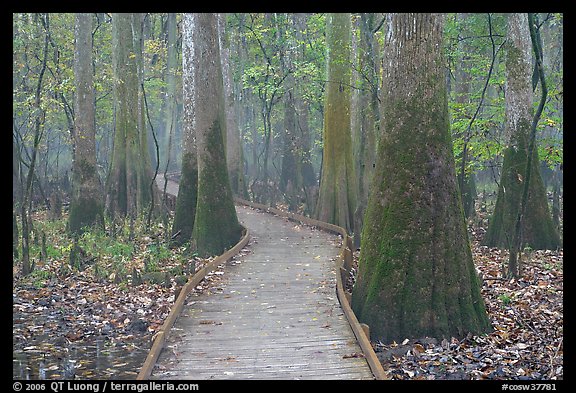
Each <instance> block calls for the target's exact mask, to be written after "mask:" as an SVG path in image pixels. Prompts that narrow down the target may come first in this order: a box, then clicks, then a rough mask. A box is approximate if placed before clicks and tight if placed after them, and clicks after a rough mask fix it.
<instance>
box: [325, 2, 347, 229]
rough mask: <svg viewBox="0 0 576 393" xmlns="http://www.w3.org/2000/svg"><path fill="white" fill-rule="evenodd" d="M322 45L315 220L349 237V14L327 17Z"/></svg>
mask: <svg viewBox="0 0 576 393" xmlns="http://www.w3.org/2000/svg"><path fill="white" fill-rule="evenodd" d="M326 41H327V50H328V53H327V58H328V72H327V77H328V81H327V83H326V100H325V110H324V132H323V140H324V150H323V157H322V176H321V179H320V192H319V196H318V204H317V206H316V217H317V218H318V219H319V220H322V221H326V222H330V223H332V224H336V225H339V226H341V227H343V228H345V229H346V230H347V231H348V232H349V233H351V232H353V231H354V209H355V208H356V185H355V179H356V174H355V173H354V161H353V159H352V137H351V134H350V79H351V76H350V14H348V13H337V14H336V13H335V14H330V15H329V16H328V20H327V36H326Z"/></svg>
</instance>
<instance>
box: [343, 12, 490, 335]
mask: <svg viewBox="0 0 576 393" xmlns="http://www.w3.org/2000/svg"><path fill="white" fill-rule="evenodd" d="M443 25H444V17H443V15H438V14H424V13H418V14H393V15H391V16H390V21H389V27H390V31H389V32H388V33H387V35H388V40H387V43H386V44H385V47H384V55H383V56H384V59H386V61H385V62H384V73H383V86H382V108H383V109H382V111H383V113H382V125H381V129H382V135H381V140H380V144H379V147H378V158H377V161H376V168H375V173H374V180H373V185H372V189H371V193H370V197H369V201H368V206H367V210H366V217H365V221H364V227H363V230H362V248H361V252H360V260H359V267H358V269H359V270H358V276H357V281H356V284H355V287H354V289H353V293H352V307H353V309H354V311H355V313H356V315H357V316H358V319H359V320H360V322H364V323H366V324H368V325H369V326H370V334H371V338H372V339H373V340H381V341H383V342H391V341H392V340H403V339H405V338H419V337H425V336H429V337H451V336H455V337H463V336H465V335H466V334H467V333H469V332H472V333H474V334H480V333H484V332H487V331H488V330H489V329H490V322H489V319H488V315H487V313H486V309H485V306H484V301H483V299H482V297H481V294H480V281H479V279H478V276H477V274H476V271H475V268H474V263H473V260H472V252H471V249H470V243H469V240H468V234H467V228H466V222H465V219H464V213H463V210H462V203H461V200H460V196H459V193H458V185H457V183H456V171H455V163H454V153H453V151H452V142H451V139H450V128H449V118H448V99H447V89H446V78H445V72H444V60H443V52H442V48H443V46H442V32H443Z"/></svg>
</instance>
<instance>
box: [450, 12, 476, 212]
mask: <svg viewBox="0 0 576 393" xmlns="http://www.w3.org/2000/svg"><path fill="white" fill-rule="evenodd" d="M456 18H457V19H458V22H459V23H460V24H462V23H464V21H465V20H466V18H468V14H462V13H459V14H457V16H456ZM458 50H459V51H460V52H461V53H462V54H463V56H462V58H461V59H460V61H459V62H458V63H457V64H456V67H457V68H456V89H455V90H456V103H458V104H461V106H460V108H461V111H460V113H461V114H462V116H463V117H464V118H466V119H468V118H469V117H471V114H469V113H467V110H466V108H467V105H469V104H470V83H471V80H472V76H471V75H470V72H469V69H470V58H469V55H470V51H471V49H470V47H469V45H466V43H465V42H464V40H462V41H460V42H459V43H458ZM459 137H460V138H463V139H464V151H463V152H462V154H461V155H460V157H458V158H459V159H460V165H459V166H458V167H457V168H456V172H457V178H458V186H459V189H460V197H461V198H462V205H463V207H464V215H465V216H466V218H470V217H473V216H474V214H475V203H476V197H477V193H476V181H475V178H474V174H473V173H469V172H467V171H466V166H467V164H468V160H469V158H468V143H469V140H470V129H467V131H466V132H465V133H464V134H463V135H459Z"/></svg>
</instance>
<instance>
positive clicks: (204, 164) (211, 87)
mask: <svg viewBox="0 0 576 393" xmlns="http://www.w3.org/2000/svg"><path fill="white" fill-rule="evenodd" d="M217 24H218V22H217V16H216V14H210V13H203V14H192V15H185V17H184V28H185V29H186V30H191V31H192V34H191V35H188V34H187V35H186V39H189V38H192V42H187V43H186V44H187V45H190V46H191V47H192V50H193V52H192V55H193V57H192V64H187V66H188V67H190V66H191V67H192V70H191V72H192V81H191V82H192V85H191V86H185V89H188V88H190V89H192V97H193V98H192V103H193V105H194V109H193V110H194V115H193V123H192V124H193V126H192V128H193V130H192V131H193V132H194V133H195V134H196V144H197V152H198V194H197V198H198V199H197V204H196V215H195V218H194V229H193V232H192V243H193V245H194V246H195V247H194V248H195V249H196V250H197V252H198V254H199V255H201V256H209V255H217V254H221V253H222V252H223V251H225V250H226V249H227V248H229V247H231V246H232V245H234V243H236V242H237V241H238V240H239V239H240V236H241V231H242V227H241V226H240V224H239V222H238V217H237V216H236V209H235V207H234V202H233V199H232V189H231V186H230V180H229V177H228V169H227V165H226V150H225V149H226V147H225V143H224V135H226V114H225V105H224V103H225V101H224V85H223V80H222V66H221V63H220V49H219V42H218V25H217ZM186 72H188V70H187V71H186Z"/></svg>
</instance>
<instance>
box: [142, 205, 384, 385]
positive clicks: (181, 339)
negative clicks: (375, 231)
mask: <svg viewBox="0 0 576 393" xmlns="http://www.w3.org/2000/svg"><path fill="white" fill-rule="evenodd" d="M236 210H237V212H238V218H239V220H240V221H241V223H242V224H243V225H244V226H245V227H247V228H249V230H250V232H251V240H250V243H249V245H248V246H247V249H248V250H249V253H247V254H245V255H243V256H237V257H236V258H235V259H234V260H233V263H230V262H229V263H228V264H227V265H226V267H225V268H224V271H225V274H224V275H223V276H222V277H223V279H222V280H221V281H220V282H219V284H218V285H219V286H218V287H217V288H213V290H211V291H204V293H202V294H200V295H198V296H190V295H189V296H188V300H187V304H186V306H185V307H184V309H183V311H182V313H181V314H180V316H179V318H178V320H177V321H176V323H175V324H174V326H173V328H172V332H171V334H170V337H169V338H168V340H167V342H166V345H165V347H164V349H163V350H162V353H161V354H160V357H159V359H158V361H157V362H156V366H155V368H154V370H153V372H152V375H151V378H155V379H164V378H167V379H373V375H372V373H371V371H370V368H369V366H368V364H367V362H366V360H365V359H364V358H363V357H362V356H361V355H360V356H359V354H361V353H362V350H361V348H360V347H359V345H358V344H357V341H356V339H355V337H354V334H353V332H352V329H351V328H350V325H349V324H348V321H347V320H346V318H345V316H344V313H343V312H342V309H341V307H340V304H339V302H338V299H337V297H336V289H335V286H336V267H335V263H334V260H335V258H336V257H337V256H338V253H339V239H338V237H337V236H335V235H331V234H328V233H326V232H323V231H320V230H315V229H312V228H310V227H307V226H301V225H298V224H296V223H294V222H292V221H289V220H287V219H284V218H281V217H276V216H274V215H272V214H269V213H265V212H261V211H259V210H255V209H252V208H249V207H246V206H237V207H236Z"/></svg>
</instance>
